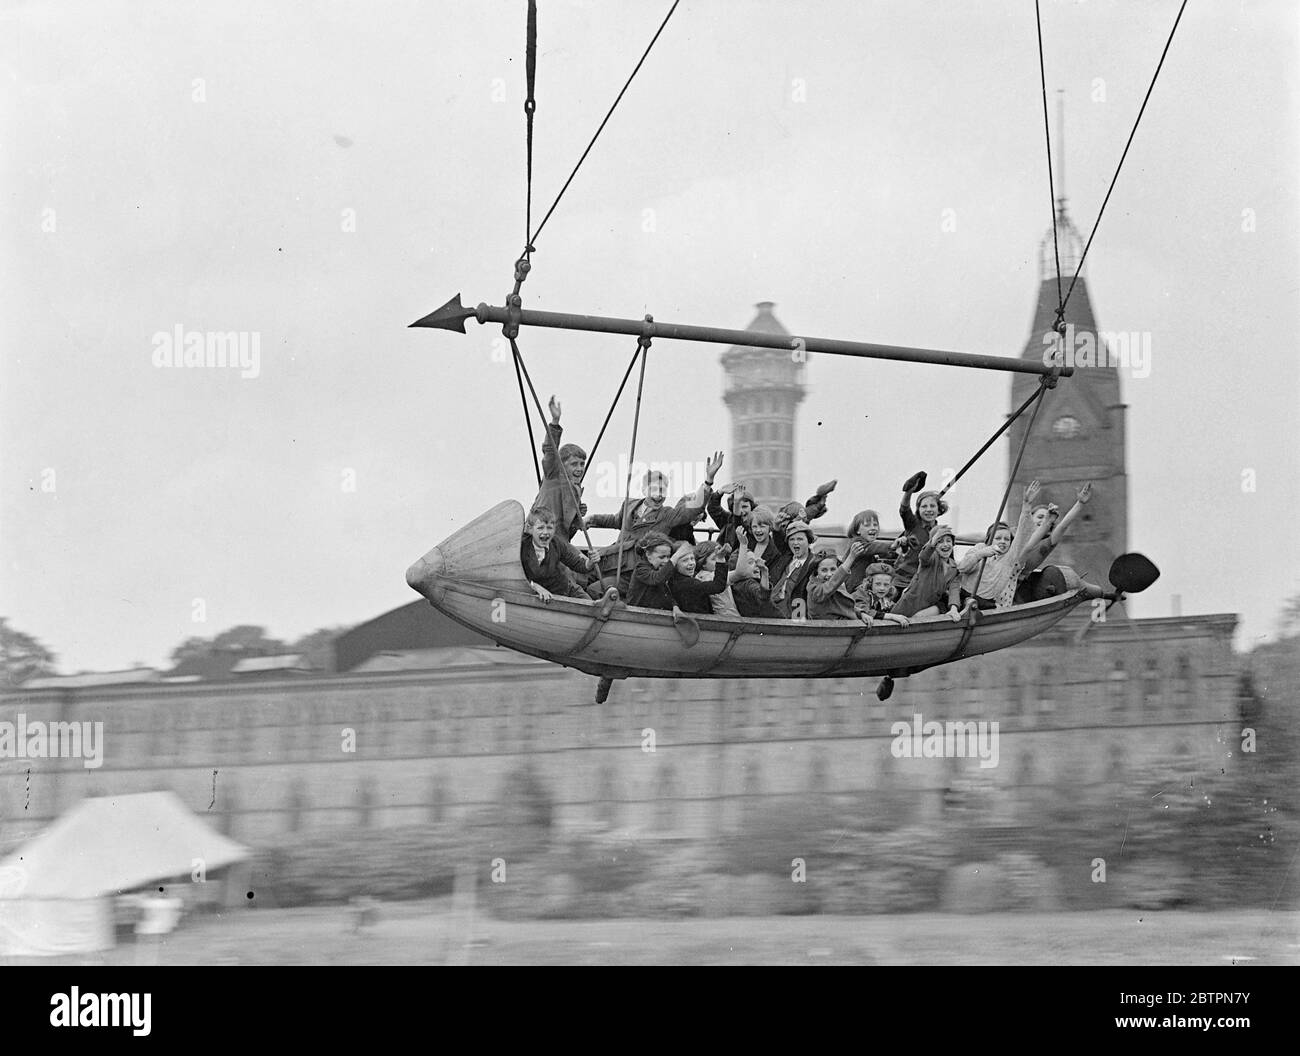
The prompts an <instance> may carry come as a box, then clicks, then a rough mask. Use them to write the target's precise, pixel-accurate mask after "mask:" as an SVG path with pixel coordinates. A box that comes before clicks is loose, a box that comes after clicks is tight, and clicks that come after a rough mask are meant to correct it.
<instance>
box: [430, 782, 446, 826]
mask: <svg viewBox="0 0 1300 1056" xmlns="http://www.w3.org/2000/svg"><path fill="white" fill-rule="evenodd" d="M429 820H430V821H431V822H433V823H434V824H435V825H437V824H439V823H440V822H443V821H446V820H447V783H446V782H445V781H444V780H443V779H442V777H440V776H439V777H435V778H434V779H433V781H432V783H431V784H430V785H429Z"/></svg>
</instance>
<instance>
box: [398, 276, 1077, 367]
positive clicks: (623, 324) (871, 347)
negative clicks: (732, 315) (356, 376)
mask: <svg viewBox="0 0 1300 1056" xmlns="http://www.w3.org/2000/svg"><path fill="white" fill-rule="evenodd" d="M471 316H472V317H473V318H475V319H477V320H478V322H480V323H500V324H501V325H503V326H505V325H507V324H511V325H522V326H541V327H549V328H552V329H558V330H584V331H588V332H590V333H596V334H628V335H630V336H633V337H640V336H642V335H643V334H645V332H646V323H645V321H644V320H642V319H613V318H608V317H606V316H599V315H573V314H570V313H565V312H540V311H532V310H528V309H518V308H516V309H513V310H512V309H507V308H499V307H496V306H494V305H490V304H480V305H479V306H478V307H477V308H466V307H464V306H462V305H461V303H460V294H457V295H456V296H455V297H453V298H452V299H451V300H450V301H448V302H447V303H446V304H444V305H443V306H442V307H441V308H439V309H438V310H437V311H434V312H431V313H429V314H428V315H426V316H425V317H424V318H423V319H419V320H417V321H416V322H414V323H412V324H411V326H413V327H428V328H432V329H437V330H459V331H460V332H461V333H462V334H463V333H464V332H465V320H466V319H469V318H470V317H471ZM652 336H654V337H655V338H660V339H668V340H672V341H706V342H711V343H713V344H720V345H746V346H749V347H751V348H776V349H781V350H782V351H785V352H796V351H798V352H803V351H807V352H820V353H823V354H826V355H832V356H856V357H859V358H863V359H887V360H898V361H903V362H909V363H935V364H940V365H943V366H949V367H975V368H978V369H982V370H1002V371H1007V372H1009V373H1012V374H1038V375H1044V376H1045V375H1050V374H1052V373H1053V371H1055V370H1057V368H1056V367H1055V366H1053V365H1049V364H1045V363H1039V362H1035V361H1033V360H1027V359H1020V358H1018V357H1011V356H985V355H976V354H974V353H970V352H945V351H941V350H939V349H933V348H907V347H904V346H902V345H878V344H872V343H869V342H865V341H839V340H835V339H833V338H826V337H798V336H794V335H791V336H789V337H785V336H782V335H780V334H762V333H755V332H753V331H751V330H723V329H720V328H718V327H713V326H690V325H687V324H685V323H662V322H656V323H655V324H654V326H653V329H652ZM1073 373H1074V368H1073V367H1061V368H1059V376H1061V377H1069V376H1070V375H1071V374H1073Z"/></svg>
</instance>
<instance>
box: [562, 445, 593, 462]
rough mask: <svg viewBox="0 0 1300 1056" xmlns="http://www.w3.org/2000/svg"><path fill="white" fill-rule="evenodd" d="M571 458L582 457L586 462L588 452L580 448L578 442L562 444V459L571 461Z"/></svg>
mask: <svg viewBox="0 0 1300 1056" xmlns="http://www.w3.org/2000/svg"><path fill="white" fill-rule="evenodd" d="M570 458H580V459H582V460H583V461H584V462H586V461H587V452H586V451H584V450H583V449H582V448H580V447H579V446H578V445H577V444H561V445H560V461H561V462H567V461H569V459H570Z"/></svg>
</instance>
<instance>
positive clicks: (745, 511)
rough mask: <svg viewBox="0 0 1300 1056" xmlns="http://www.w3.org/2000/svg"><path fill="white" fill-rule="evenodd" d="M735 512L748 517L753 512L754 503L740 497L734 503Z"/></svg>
mask: <svg viewBox="0 0 1300 1056" xmlns="http://www.w3.org/2000/svg"><path fill="white" fill-rule="evenodd" d="M736 512H737V513H738V514H740V516H742V517H748V516H749V515H750V514H751V513H753V512H754V504H753V503H752V502H750V501H749V500H748V499H741V500H740V502H739V503H738V504H737V505H736Z"/></svg>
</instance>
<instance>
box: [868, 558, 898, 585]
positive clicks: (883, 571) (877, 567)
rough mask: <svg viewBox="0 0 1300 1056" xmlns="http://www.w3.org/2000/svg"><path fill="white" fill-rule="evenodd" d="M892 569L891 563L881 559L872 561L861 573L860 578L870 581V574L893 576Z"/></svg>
mask: <svg viewBox="0 0 1300 1056" xmlns="http://www.w3.org/2000/svg"><path fill="white" fill-rule="evenodd" d="M893 574H894V569H893V566H892V565H887V564H885V563H884V562H883V561H873V562H871V564H869V565H868V566H867V568H866V571H865V572H863V573H862V578H863V579H865V580H868V581H870V579H871V577H872V576H893Z"/></svg>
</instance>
